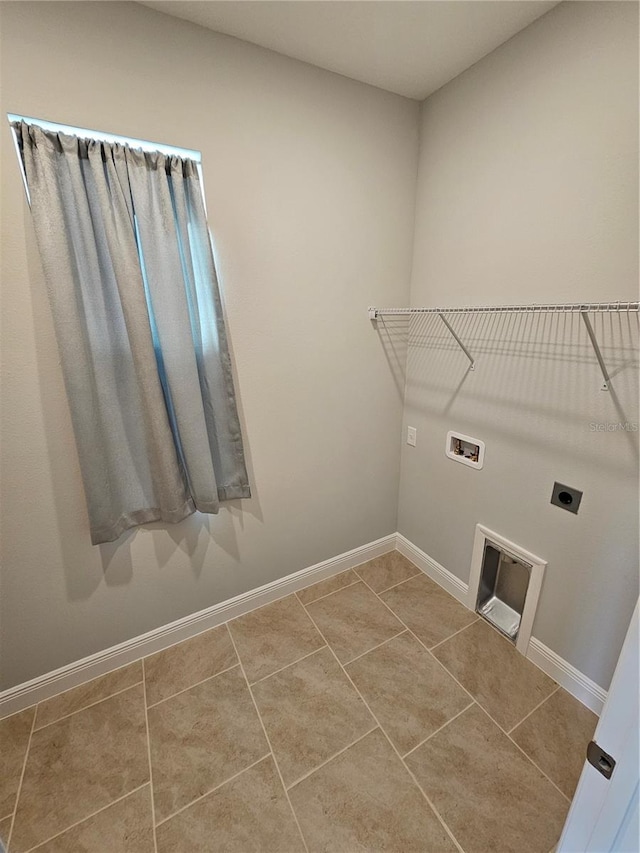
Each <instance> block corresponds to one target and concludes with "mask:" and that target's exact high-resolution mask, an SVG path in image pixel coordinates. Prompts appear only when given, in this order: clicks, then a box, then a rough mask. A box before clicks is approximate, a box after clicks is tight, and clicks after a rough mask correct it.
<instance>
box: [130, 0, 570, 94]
mask: <svg viewBox="0 0 640 853" xmlns="http://www.w3.org/2000/svg"><path fill="white" fill-rule="evenodd" d="M557 2H558V0H553V1H552V2H549V0H369V2H366V0H196V2H194V1H193V0H155V2H154V0H144V5H145V6H150V7H152V8H153V9H158V10H159V11H161V12H165V13H166V14H168V15H173V16H175V17H177V18H184V19H185V20H187V21H192V22H193V23H195V24H200V25H201V26H203V27H208V28H209V29H212V30H216V31H218V32H221V33H227V34H228V35H232V36H236V37H237V38H240V39H244V40H245V41H249V42H253V43H254V44H259V45H261V46H262V47H267V48H270V49H271V50H275V51H277V52H278V53H282V54H284V55H285V56H291V57H294V58H295V59H301V60H302V61H303V62H309V63H311V64H312V65H317V66H319V67H320V68H326V69H327V70H329V71H335V72H337V73H338V74H343V75H344V76H345V77H351V78H352V79H354V80H360V81H361V82H363V83H370V84H371V85H373V86H378V87H379V88H381V89H387V90H388V91H389V92H395V93H397V94H398V95H406V96H407V97H409V98H416V99H418V100H422V99H423V98H426V97H427V95H430V94H431V93H432V92H434V91H435V90H436V89H439V88H440V86H443V85H444V84H445V83H447V82H448V81H449V80H451V79H453V78H454V77H456V76H457V75H458V74H460V73H461V72H462V71H464V70H465V68H469V66H470V65H473V64H474V62H477V61H478V60H479V59H482V57H483V56H486V55H487V54H488V53H490V52H491V51H492V50H494V49H495V48H496V47H498V45H501V44H502V43H503V42H505V41H507V39H509V38H511V36H513V35H515V34H516V33H517V32H519V31H520V30H522V29H524V27H526V26H528V25H529V24H530V23H531V22H532V21H535V20H536V18H539V17H540V16H541V15H544V13H545V12H548V11H549V9H551V8H553V7H554V6H556V5H557Z"/></svg>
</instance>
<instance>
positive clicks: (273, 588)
mask: <svg viewBox="0 0 640 853" xmlns="http://www.w3.org/2000/svg"><path fill="white" fill-rule="evenodd" d="M395 547H396V534H395V533H392V534H390V535H389V536H384V537H383V538H382V539H376V540H375V541H374V542H369V543H368V544H367V545H361V546H360V547H359V548H353V549H352V550H351V551H346V552H345V553H344V554H340V555H339V556H337V557H332V558H331V559H329V560H323V561H322V562H321V563H316V564H315V565H314V566H309V567H308V568H306V569H301V570H300V571H299V572H294V573H293V574H291V575H287V576H286V577H284V578H279V579H278V580H275V581H271V583H267V584H264V586H260V587H258V588H257V589H252V590H249V592H245V593H242V594H241V595H237V596H235V598H230V599H228V600H227V601H223V602H221V603H220V604H214V605H213V607H207V608H206V609H205V610H200V611H199V612H197V613H192V614H190V615H189V616H185V617H183V618H182V619H177V620H176V621H175V622H171V623H170V624H168V625H163V626H162V627H160V628H155V629H154V630H153V631H149V632H148V633H146V634H142V635H140V636H139V637H133V638H132V639H131V640H127V641H126V642H124V643H120V644H118V645H117V646H112V647H111V648H109V649H105V650H104V651H102V652H97V653H96V654H93V655H90V656H89V657H86V658H83V659H82V660H79V661H75V662H74V663H70V664H67V665H66V666H63V667H61V668H60V669H56V670H54V671H53V672H48V673H46V674H45V675H41V676H38V677H37V678H34V679H32V680H31V681H26V682H25V683H24V684H18V685H17V686H16V687H11V688H10V689H9V690H5V691H4V692H2V693H0V718H2V717H7V716H9V715H10V714H15V713H16V712H17V711H21V710H23V709H24V708H28V707H30V706H31V705H35V704H36V703H37V702H42V701H43V700H44V699H50V698H51V697H52V696H55V695H57V694H58V693H62V692H63V691H65V690H69V689H71V688H72V687H77V686H78V685H79V684H83V683H84V682H86V681H91V679H93V678H98V676H100V675H104V674H105V673H107V672H111V671H113V670H114V669H119V668H120V667H121V666H125V665H126V664H128V663H132V662H133V661H135V660H139V659H140V658H143V657H146V656H147V655H150V654H153V653H154V652H159V651H162V650H163V649H166V648H168V647H169V646H173V645H175V644H176V643H180V642H182V641H183V640H187V639H189V637H194V636H195V635H196V634H200V633H202V631H207V630H209V628H215V627H216V626H217V625H221V624H222V623H223V622H228V621H229V620H230V619H235V618H236V617H237V616H242V615H243V614H244V613H248V612H249V611H250V610H255V609H256V608H257V607H262V606H263V605H264V604H269V603H270V602H272V601H276V599H278V598H283V597H284V596H285V595H290V594H291V593H292V592H296V591H297V590H299V589H303V588H304V587H305V586H310V585H311V584H314V583H318V581H321V580H324V579H325V578H328V577H331V576H332V575H336V574H339V573H340V572H344V571H346V570H347V569H353V568H355V567H356V566H359V565H360V564H361V563H366V562H367V560H372V559H373V558H374V557H379V556H381V555H382V554H386V553H387V551H393V549H394V548H395Z"/></svg>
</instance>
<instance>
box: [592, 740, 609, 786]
mask: <svg viewBox="0 0 640 853" xmlns="http://www.w3.org/2000/svg"><path fill="white" fill-rule="evenodd" d="M587 761H588V762H589V764H591V765H592V766H593V767H595V768H596V770H597V771H598V772H600V773H602V775H603V776H604V778H605V779H611V774H612V773H613V768H614V767H615V766H616V761H615V758H612V757H611V756H610V755H608V754H607V753H606V752H605V751H604V749H602V747H601V746H598V744H597V743H596V742H595V740H592V741H591V742H590V743H589V746H588V747H587Z"/></svg>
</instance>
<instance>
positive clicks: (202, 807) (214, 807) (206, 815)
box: [157, 756, 304, 853]
mask: <svg viewBox="0 0 640 853" xmlns="http://www.w3.org/2000/svg"><path fill="white" fill-rule="evenodd" d="M157 838H158V853H203V851H205V850H211V851H220V853H302V851H303V850H304V847H303V845H302V841H301V839H300V833H299V832H298V828H297V826H296V824H295V821H294V819H293V815H292V814H291V809H290V807H289V803H288V802H287V798H286V796H285V793H284V790H283V788H282V783H281V782H280V779H279V778H278V774H277V772H276V769H275V766H274V763H273V759H272V758H271V756H268V757H267V758H265V759H264V760H263V761H261V762H260V763H259V764H256V765H255V766H254V767H251V768H250V769H249V770H245V771H244V773H242V774H241V775H240V776H238V777H237V778H235V779H233V780H232V781H231V782H227V784H226V785H223V786H222V787H220V788H218V789H217V790H215V791H214V792H213V793H211V794H209V795H208V796H206V797H204V798H203V799H201V800H198V802H197V803H194V804H193V805H192V806H189V808H187V809H185V810H184V811H182V812H180V814H178V815H176V816H175V817H172V818H170V819H169V820H168V821H166V823H163V824H161V825H160V826H159V827H158V830H157Z"/></svg>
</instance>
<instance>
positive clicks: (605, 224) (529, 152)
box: [395, 2, 638, 688]
mask: <svg viewBox="0 0 640 853" xmlns="http://www.w3.org/2000/svg"><path fill="white" fill-rule="evenodd" d="M637 291H638V7H637V4H634V3H624V2H623V3H617V2H612V3H563V4H561V5H560V6H558V7H557V8H555V9H554V10H552V11H551V12H549V13H547V14H546V15H545V16H544V17H543V18H541V19H540V20H539V21H537V22H535V23H534V24H532V25H531V26H529V27H527V29H525V30H523V31H522V32H521V33H519V34H518V35H517V36H515V37H514V38H513V39H511V40H510V41H509V42H507V43H506V44H504V45H503V46H502V47H500V48H498V49H497V50H496V51H494V52H493V53H492V54H491V55H490V56H488V57H486V58H485V59H483V60H482V61H481V62H479V63H477V64H476V65H475V66H473V67H472V68H471V69H469V70H468V71H466V72H465V73H464V74H462V75H461V76H460V77H458V78H457V79H456V80H454V81H452V82H451V83H449V84H448V85H447V86H445V87H444V88H443V89H441V90H440V91H439V92H436V93H435V94H434V95H432V96H431V97H430V98H428V99H427V101H425V103H424V104H423V108H422V125H421V150H420V171H419V181H418V199H417V210H416V231H415V244H414V263H413V273H412V292H411V299H412V304H413V305H415V306H418V305H425V306H433V305H468V304H491V303H518V302H529V303H530V302H545V301H548V302H564V301H582V300H592V301H600V300H602V301H605V300H612V299H622V300H627V299H637V298H638V293H637ZM452 322H453V325H454V326H455V328H456V329H457V331H458V332H459V333H460V334H461V337H462V338H463V339H464V341H465V342H466V343H467V344H468V346H469V349H470V350H471V351H472V352H473V353H474V355H475V356H476V358H477V367H476V370H475V371H474V372H467V361H466V359H465V357H464V355H463V354H462V353H461V352H460V351H459V350H458V349H457V347H456V345H455V344H454V343H453V341H452V339H451V337H450V336H449V335H448V333H447V332H446V330H445V329H444V327H443V326H442V324H441V323H440V321H439V320H438V318H437V317H435V316H430V317H429V318H428V319H426V318H423V319H422V320H421V321H414V324H413V325H412V327H411V330H410V346H409V357H408V376H407V396H406V409H405V426H406V425H407V424H410V425H412V426H415V427H417V429H418V446H417V447H416V448H415V449H414V448H410V447H407V446H406V445H405V446H404V448H403V456H402V459H403V461H402V478H401V487H400V503H399V530H400V532H401V533H403V534H404V535H406V536H407V537H408V538H409V539H410V540H412V541H413V542H415V543H416V544H417V545H418V546H420V547H421V548H423V549H424V550H425V551H426V552H427V553H428V554H430V555H431V556H432V557H433V558H434V559H436V560H437V561H438V562H440V563H441V564H442V565H444V566H445V567H446V568H448V569H449V570H450V571H452V572H454V573H455V574H456V575H458V577H460V578H461V579H462V580H464V581H465V582H466V581H467V580H468V576H469V565H470V559H471V549H472V543H473V535H474V528H475V525H476V523H478V522H479V523H482V524H485V525H487V526H488V527H489V528H491V529H493V530H495V531H496V532H497V533H500V534H502V535H504V536H506V537H507V538H509V539H511V540H513V541H515V542H517V543H519V544H521V545H523V546H524V547H525V548H527V549H528V550H530V551H533V552H534V553H535V554H538V555H539V556H541V557H542V558H544V559H546V560H548V562H549V566H548V569H547V575H546V578H545V581H544V586H543V590H542V597H541V600H540V604H539V609H538V613H537V616H536V621H535V624H534V630H533V635H534V636H535V637H537V638H538V639H540V640H541V641H542V642H543V643H545V644H546V645H547V646H549V647H550V648H551V649H553V650H554V651H555V652H557V653H558V654H560V655H561V656H562V657H564V658H565V659H567V660H568V661H569V662H570V663H572V664H573V665H574V666H576V667H577V668H578V669H580V670H581V671H582V672H584V673H586V674H587V675H588V676H590V677H591V678H592V679H593V680H594V681H596V682H597V683H598V684H600V685H602V686H603V687H605V688H606V687H608V685H609V680H610V678H611V675H612V672H613V668H614V665H615V662H616V660H617V656H618V653H619V651H620V647H621V644H622V641H623V638H624V635H625V631H626V627H627V624H628V621H629V618H630V616H631V612H632V610H633V606H634V603H635V599H636V597H637V594H638V433H637V432H628V431H624V430H615V431H605V432H601V431H598V430H599V429H600V428H599V427H595V428H594V427H593V426H592V424H607V423H617V422H620V421H621V422H627V421H628V422H630V423H636V424H637V422H638V374H637V345H638V319H637V316H636V315H633V316H627V315H626V314H623V315H621V316H617V315H604V316H600V317H599V318H598V319H597V321H596V322H595V326H596V329H597V332H598V334H599V337H600V340H601V342H602V345H603V353H604V355H605V358H606V360H607V362H608V363H609V365H610V368H611V370H612V371H619V372H618V373H617V375H616V376H615V378H614V381H613V388H614V389H615V390H614V391H612V392H611V393H606V392H603V391H600V390H599V388H600V385H601V381H602V380H601V375H600V373H599V370H598V366H597V363H596V361H595V357H594V355H593V351H592V349H591V347H590V344H589V341H588V338H587V334H586V331H585V329H584V327H583V326H582V323H581V320H580V317H579V315H572V316H564V317H562V316H561V317H552V316H550V315H540V316H537V317H533V316H527V315H514V316H510V317H509V316H504V315H503V316H502V317H499V316H494V317H478V316H476V317H473V316H471V315H468V316H466V317H464V316H461V317H458V318H454V319H453V321H452ZM395 335H396V337H397V338H401V337H402V333H401V331H400V328H399V324H398V323H396V332H395ZM405 339H406V329H405ZM450 429H457V430H459V431H461V432H463V433H466V434H468V435H472V436H475V437H477V438H480V439H482V440H484V441H485V442H486V459H485V466H484V469H483V470H482V471H475V470H472V469H470V468H467V467H465V466H463V465H459V464H456V463H455V462H453V461H451V460H449V459H447V458H446V457H445V453H444V447H445V436H446V433H447V431H448V430H450ZM554 480H559V481H560V482H563V483H566V484H568V485H571V486H575V487H576V488H578V489H582V490H584V498H583V502H582V506H581V507H580V512H579V514H578V515H577V516H574V515H572V514H570V513H568V512H564V511H562V510H560V509H557V508H556V507H553V506H551V505H550V504H549V499H550V496H551V489H552V485H553V482H554Z"/></svg>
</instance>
